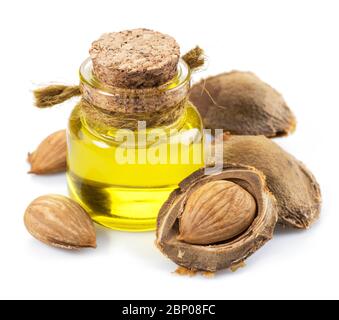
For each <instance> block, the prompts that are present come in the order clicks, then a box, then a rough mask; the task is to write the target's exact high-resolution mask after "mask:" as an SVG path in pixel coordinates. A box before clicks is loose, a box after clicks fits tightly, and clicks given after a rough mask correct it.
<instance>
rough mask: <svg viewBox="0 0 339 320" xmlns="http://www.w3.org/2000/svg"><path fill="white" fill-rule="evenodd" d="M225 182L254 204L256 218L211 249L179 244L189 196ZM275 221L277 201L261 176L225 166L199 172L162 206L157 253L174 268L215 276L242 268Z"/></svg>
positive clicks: (241, 167) (269, 234)
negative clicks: (246, 194)
mask: <svg viewBox="0 0 339 320" xmlns="http://www.w3.org/2000/svg"><path fill="white" fill-rule="evenodd" d="M217 180H228V181H231V182H234V183H236V184H238V185H239V186H241V187H242V188H244V189H245V190H247V191H248V192H249V193H250V194H251V195H252V196H253V197H254V198H255V200H256V203H257V214H256V218H255V219H254V221H253V223H252V224H251V225H250V227H249V228H248V229H247V230H245V231H244V232H243V233H241V234H240V235H238V236H236V237H235V238H233V239H230V240H227V241H222V242H218V243H215V244H210V245H196V244H189V243H186V242H184V241H180V240H178V234H179V219H180V216H181V214H182V212H183V210H184V208H185V204H186V203H187V199H188V197H189V196H190V194H191V193H192V192H194V191H195V190H197V188H199V187H201V186H203V185H204V184H206V183H208V182H211V181H217ZM277 220H278V214H277V207H276V201H275V198H274V196H273V195H272V194H271V193H270V192H269V191H268V189H267V187H266V182H265V177H264V176H263V174H262V173H261V172H260V171H258V170H256V169H254V168H252V167H249V166H244V165H234V164H227V165H225V166H224V168H223V171H222V172H221V173H215V174H212V175H205V173H204V169H200V170H198V171H196V172H194V173H193V174H191V175H190V176H189V177H188V178H186V179H185V180H183V181H182V182H181V183H180V184H179V188H178V189H176V190H174V191H173V192H172V194H171V195H170V197H169V199H168V200H167V201H166V202H165V203H164V205H163V206H162V208H161V210H160V212H159V216H158V221H157V232H156V236H157V239H156V245H157V247H158V248H159V250H160V251H161V252H162V253H163V254H164V255H166V256H167V257H168V258H169V259H171V260H172V261H173V262H175V263H176V264H178V265H180V266H182V267H185V268H188V269H190V270H196V271H210V272H215V271H217V270H220V269H225V268H232V267H234V266H237V265H239V264H241V263H242V262H243V261H244V260H246V259H247V258H248V257H249V256H250V255H252V254H253V253H254V252H255V251H257V250H258V249H259V248H260V247H261V246H263V245H264V244H265V243H266V242H267V241H269V240H270V239H271V238H272V236H273V231H274V228H275V225H276V222H277Z"/></svg>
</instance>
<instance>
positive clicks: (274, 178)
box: [224, 136, 321, 229]
mask: <svg viewBox="0 0 339 320" xmlns="http://www.w3.org/2000/svg"><path fill="white" fill-rule="evenodd" d="M224 162H231V163H234V162H236V163H240V164H244V165H249V166H253V167H255V168H257V169H258V170H261V171H262V172H263V173H264V175H265V176H266V180H267V186H268V188H269V189H270V191H271V192H272V193H273V194H274V196H275V197H276V199H277V202H278V207H279V220H280V222H281V223H283V224H285V225H289V226H293V227H296V228H302V229H305V228H308V227H309V226H310V225H311V224H312V223H314V222H315V221H316V220H317V219H318V217H319V215H320V207H321V193H320V187H319V184H318V183H317V181H316V179H315V177H314V176H313V174H312V173H311V172H310V171H309V170H308V169H307V168H306V167H305V166H304V165H303V164H302V163H301V162H300V161H298V160H297V159H295V158H294V157H293V156H292V155H290V154H289V153H287V152H286V151H284V150H283V149H282V148H281V147H280V146H278V145H277V144H276V143H275V142H273V141H271V140H269V139H267V138H265V137H263V136H257V137H254V136H226V139H225V141H224Z"/></svg>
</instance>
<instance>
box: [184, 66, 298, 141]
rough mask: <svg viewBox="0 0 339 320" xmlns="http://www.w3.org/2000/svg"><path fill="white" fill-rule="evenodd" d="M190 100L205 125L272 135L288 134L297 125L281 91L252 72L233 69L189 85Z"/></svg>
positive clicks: (243, 133) (236, 133)
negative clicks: (190, 86)
mask: <svg viewBox="0 0 339 320" xmlns="http://www.w3.org/2000/svg"><path fill="white" fill-rule="evenodd" d="M190 100H191V101H192V102H193V104H194V105H195V106H196V107H197V108H198V109H199V111H200V113H201V115H202V117H203V121H204V125H205V127H206V128H211V129H224V130H226V131H228V132H230V133H231V134H235V135H265V136H267V137H275V136H281V135H287V134H289V133H291V132H292V131H293V130H294V129H295V126H296V119H295V117H294V115H293V113H292V111H291V110H290V109H289V107H288V106H287V104H286V102H285V100H284V99H283V97H282V96H281V94H279V93H278V92H277V91H276V90H275V89H273V88H272V87H271V86H269V85H268V84H266V83H265V82H263V81H261V80H260V79H259V78H258V77H257V76H256V75H255V74H253V73H251V72H240V71H233V72H229V73H223V74H219V75H216V76H213V77H210V78H207V79H205V80H202V81H200V82H199V83H197V84H195V85H194V86H193V87H192V89H191V94H190Z"/></svg>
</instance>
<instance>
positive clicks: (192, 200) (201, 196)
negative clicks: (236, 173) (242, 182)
mask: <svg viewBox="0 0 339 320" xmlns="http://www.w3.org/2000/svg"><path fill="white" fill-rule="evenodd" d="M255 215H256V202H255V199H254V198H253V196H252V195H251V194H250V193H249V192H247V191H246V190H245V189H244V188H242V187H241V186H239V185H238V184H236V183H234V182H231V181H226V180H219V181H212V182H208V183H206V184H204V185H202V186H201V187H200V188H198V189H196V190H195V191H194V192H192V193H191V194H190V196H189V197H188V198H187V202H186V204H185V208H184V211H183V214H182V215H181V217H180V219H179V237H178V239H180V240H181V241H185V242H187V243H192V244H213V243H217V242H220V241H225V240H228V239H231V238H233V237H235V236H237V235H238V234H240V233H242V232H243V231H245V230H246V229H247V228H248V227H249V226H250V225H251V224H252V222H253V220H254V218H255Z"/></svg>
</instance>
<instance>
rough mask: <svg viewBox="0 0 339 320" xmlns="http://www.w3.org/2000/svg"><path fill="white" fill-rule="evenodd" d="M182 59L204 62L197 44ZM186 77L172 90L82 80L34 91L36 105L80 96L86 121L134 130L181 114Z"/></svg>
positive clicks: (191, 63)
mask: <svg viewBox="0 0 339 320" xmlns="http://www.w3.org/2000/svg"><path fill="white" fill-rule="evenodd" d="M182 60H183V61H184V63H185V64H187V66H188V69H191V70H194V69H196V68H199V67H200V66H202V65H203V64H204V61H205V58H204V55H203V50H202V49H200V48H199V47H196V48H194V49H192V50H190V51H189V52H188V53H187V54H185V55H184V56H183V57H182ZM188 72H190V70H188ZM188 77H190V75H189V76H188ZM189 80H190V79H186V80H185V81H184V83H183V84H180V86H178V87H175V88H173V89H171V88H167V89H166V85H165V87H163V86H160V87H157V88H147V89H124V88H114V87H111V88H108V89H109V90H108V91H107V90H106V89H107V87H106V88H100V86H93V85H91V84H90V83H88V82H87V81H84V79H81V82H80V85H79V86H64V85H52V86H48V87H45V88H40V89H37V90H35V91H34V96H35V105H36V106H37V107H40V108H45V107H52V106H54V105H56V104H59V103H62V102H64V101H66V100H68V99H70V98H72V97H74V96H79V95H81V101H80V103H79V106H80V107H81V111H82V113H83V116H84V117H86V118H87V120H89V123H93V124H99V123H101V124H102V125H106V126H111V127H115V128H129V129H135V128H136V127H137V123H138V121H139V120H142V121H146V123H147V126H148V127H158V126H164V125H168V124H170V123H173V122H175V121H176V119H178V117H180V115H181V114H182V112H183V110H184V107H185V104H186V102H187V98H188V91H189V85H190V81H189Z"/></svg>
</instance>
